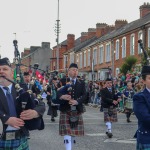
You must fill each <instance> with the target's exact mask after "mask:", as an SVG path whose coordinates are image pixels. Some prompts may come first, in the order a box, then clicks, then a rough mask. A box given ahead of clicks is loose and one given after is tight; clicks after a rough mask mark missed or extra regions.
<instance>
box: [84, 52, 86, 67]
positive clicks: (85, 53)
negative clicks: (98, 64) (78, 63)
mask: <svg viewBox="0 0 150 150" xmlns="http://www.w3.org/2000/svg"><path fill="white" fill-rule="evenodd" d="M84 67H86V51H85V52H84Z"/></svg>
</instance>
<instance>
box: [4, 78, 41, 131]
mask: <svg viewBox="0 0 150 150" xmlns="http://www.w3.org/2000/svg"><path fill="white" fill-rule="evenodd" d="M1 77H3V78H4V79H6V80H7V81H9V82H11V83H13V85H15V88H16V91H17V97H16V112H17V116H18V117H19V116H20V114H21V112H23V111H24V110H28V109H34V108H35V107H36V106H37V105H38V104H39V103H40V101H39V100H38V99H36V98H35V97H34V95H33V94H32V92H31V90H29V91H24V90H23V88H21V87H20V85H19V84H18V83H16V82H14V81H12V80H10V79H8V78H6V77H5V76H1ZM24 122H25V125H24V126H25V127H26V128H27V129H28V130H36V129H38V130H43V129H44V122H43V118H42V116H40V117H38V118H33V119H31V120H24Z"/></svg>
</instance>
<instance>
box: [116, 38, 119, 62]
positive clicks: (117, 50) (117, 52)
mask: <svg viewBox="0 0 150 150" xmlns="http://www.w3.org/2000/svg"><path fill="white" fill-rule="evenodd" d="M118 59H119V40H117V41H116V60H118Z"/></svg>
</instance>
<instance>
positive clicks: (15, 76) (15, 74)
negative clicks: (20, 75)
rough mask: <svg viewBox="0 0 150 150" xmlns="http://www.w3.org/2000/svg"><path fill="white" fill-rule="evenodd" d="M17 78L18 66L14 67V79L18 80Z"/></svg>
mask: <svg viewBox="0 0 150 150" xmlns="http://www.w3.org/2000/svg"><path fill="white" fill-rule="evenodd" d="M16 78H17V71H16V68H15V69H14V81H16Z"/></svg>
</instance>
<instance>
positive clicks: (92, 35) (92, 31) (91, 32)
mask: <svg viewBox="0 0 150 150" xmlns="http://www.w3.org/2000/svg"><path fill="white" fill-rule="evenodd" d="M95 35H96V29H95V28H89V29H88V39H90V38H92V37H94V36H95Z"/></svg>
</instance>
